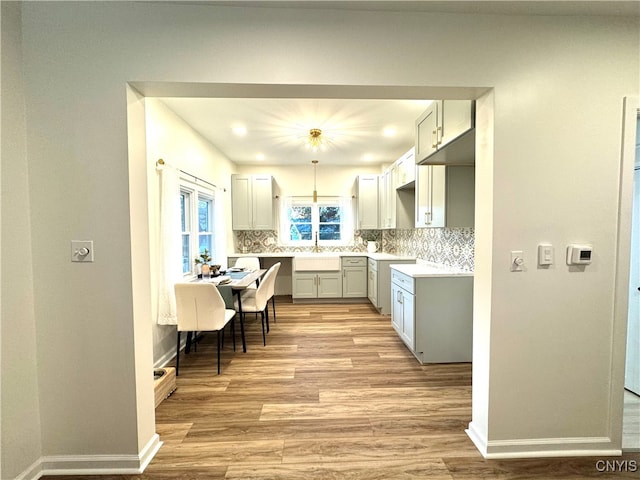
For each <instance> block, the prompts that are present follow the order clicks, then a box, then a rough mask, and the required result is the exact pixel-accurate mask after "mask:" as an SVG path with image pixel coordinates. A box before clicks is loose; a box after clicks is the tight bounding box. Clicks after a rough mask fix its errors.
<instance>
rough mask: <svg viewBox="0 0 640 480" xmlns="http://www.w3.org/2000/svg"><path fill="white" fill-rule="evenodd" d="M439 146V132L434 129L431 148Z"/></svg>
mask: <svg viewBox="0 0 640 480" xmlns="http://www.w3.org/2000/svg"><path fill="white" fill-rule="evenodd" d="M437 146H438V134H437V133H436V131H435V130H434V131H433V132H431V148H436V147H437Z"/></svg>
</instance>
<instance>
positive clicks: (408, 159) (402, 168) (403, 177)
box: [396, 147, 416, 188]
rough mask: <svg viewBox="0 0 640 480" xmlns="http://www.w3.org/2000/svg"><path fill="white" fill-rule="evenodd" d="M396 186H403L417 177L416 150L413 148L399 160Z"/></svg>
mask: <svg viewBox="0 0 640 480" xmlns="http://www.w3.org/2000/svg"><path fill="white" fill-rule="evenodd" d="M397 162H398V165H397V169H396V171H397V178H396V188H402V187H403V186H405V185H407V184H408V183H411V182H413V181H415V179H416V151H415V147H414V148H411V150H409V151H408V152H407V153H405V154H404V155H403V156H402V157H400V158H399V159H398V160H397Z"/></svg>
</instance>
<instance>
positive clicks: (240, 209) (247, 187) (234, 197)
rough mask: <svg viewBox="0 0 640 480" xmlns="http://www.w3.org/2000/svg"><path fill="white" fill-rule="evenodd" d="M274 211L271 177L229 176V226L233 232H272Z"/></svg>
mask: <svg viewBox="0 0 640 480" xmlns="http://www.w3.org/2000/svg"><path fill="white" fill-rule="evenodd" d="M274 209H275V205H274V185H273V177H272V176H271V175H232V176H231V224H232V228H233V229H234V230H273V221H274V213H273V212H274Z"/></svg>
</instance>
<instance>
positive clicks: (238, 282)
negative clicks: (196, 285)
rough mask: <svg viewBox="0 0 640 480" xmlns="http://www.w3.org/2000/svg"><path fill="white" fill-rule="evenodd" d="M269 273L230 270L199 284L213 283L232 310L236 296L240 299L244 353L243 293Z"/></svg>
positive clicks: (245, 350)
mask: <svg viewBox="0 0 640 480" xmlns="http://www.w3.org/2000/svg"><path fill="white" fill-rule="evenodd" d="M266 272H267V270H266V269H264V268H260V269H258V270H247V269H229V270H227V271H226V272H225V273H224V274H223V275H219V276H217V277H210V278H208V277H207V278H201V279H200V278H199V279H198V280H197V281H199V282H207V283H213V284H215V285H216V286H217V287H218V291H219V292H220V295H221V296H222V299H223V300H224V303H225V306H226V307H227V308H228V309H230V310H235V308H236V306H235V302H234V301H233V297H234V295H235V296H236V297H237V299H238V310H237V312H238V315H239V316H240V333H241V336H242V351H243V352H245V353H246V352H247V342H246V341H245V338H244V318H243V315H242V291H243V290H245V289H246V288H248V287H249V286H251V285H252V284H253V283H255V284H256V285H259V284H260V279H261V278H262V276H263V275H264V274H265V273H266Z"/></svg>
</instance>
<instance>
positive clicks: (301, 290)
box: [292, 271, 342, 299]
mask: <svg viewBox="0 0 640 480" xmlns="http://www.w3.org/2000/svg"><path fill="white" fill-rule="evenodd" d="M292 290H293V292H292V294H293V295H292V296H293V298H294V299H302V298H340V297H341V296H342V274H341V272H339V271H336V272H304V273H300V272H294V274H293V278H292Z"/></svg>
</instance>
